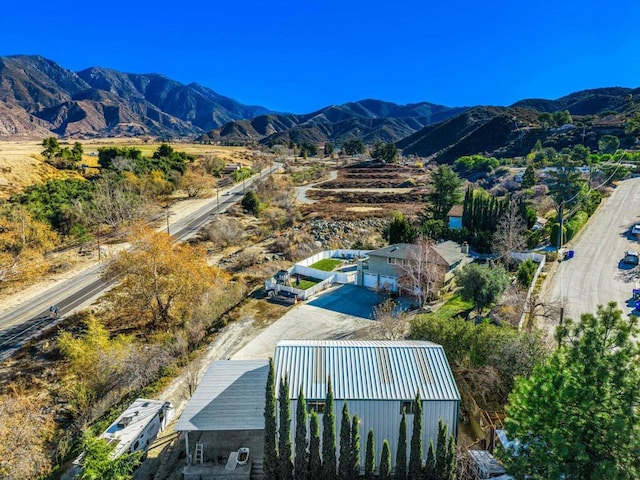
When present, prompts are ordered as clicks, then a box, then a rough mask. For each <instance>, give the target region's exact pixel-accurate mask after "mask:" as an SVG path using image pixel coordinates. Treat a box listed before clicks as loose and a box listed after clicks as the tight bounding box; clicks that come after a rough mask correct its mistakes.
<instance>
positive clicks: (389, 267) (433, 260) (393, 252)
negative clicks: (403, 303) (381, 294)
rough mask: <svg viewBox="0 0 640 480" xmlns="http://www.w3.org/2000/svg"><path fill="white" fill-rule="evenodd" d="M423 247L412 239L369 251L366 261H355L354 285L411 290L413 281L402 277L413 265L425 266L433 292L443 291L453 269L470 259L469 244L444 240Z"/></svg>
mask: <svg viewBox="0 0 640 480" xmlns="http://www.w3.org/2000/svg"><path fill="white" fill-rule="evenodd" d="M424 248H425V247H423V246H421V245H419V244H413V243H398V244H394V245H389V246H388V247H384V248H380V249H378V250H372V251H370V252H369V254H368V255H369V259H368V261H367V262H362V264H361V265H359V268H360V271H359V272H358V273H359V275H358V277H357V285H362V286H364V287H369V288H376V289H384V290H389V291H390V292H400V291H401V290H402V289H403V288H404V290H405V291H406V292H407V293H409V294H412V293H414V292H412V290H413V289H415V288H416V286H415V285H413V286H412V282H410V281H406V279H407V277H411V276H412V275H413V274H412V270H413V269H414V268H415V267H416V265H420V268H424V269H425V273H426V270H427V269H428V270H429V272H428V275H429V277H430V280H429V284H430V285H429V287H428V288H429V290H430V291H431V292H434V293H436V294H439V293H441V292H443V291H445V290H446V289H447V288H448V287H449V286H450V284H451V280H453V277H454V274H455V271H456V270H457V269H458V268H460V267H462V266H464V265H466V264H467V263H470V262H472V261H473V257H472V256H471V255H470V254H469V246H468V245H467V244H466V243H465V244H463V245H460V244H458V243H456V242H452V241H446V242H439V243H434V244H429V245H428V246H427V247H426V248H427V250H424Z"/></svg>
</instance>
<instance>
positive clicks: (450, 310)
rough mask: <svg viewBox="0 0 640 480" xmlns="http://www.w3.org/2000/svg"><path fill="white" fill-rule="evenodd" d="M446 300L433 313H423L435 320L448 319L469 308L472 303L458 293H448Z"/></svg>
mask: <svg viewBox="0 0 640 480" xmlns="http://www.w3.org/2000/svg"><path fill="white" fill-rule="evenodd" d="M448 297H449V298H447V301H446V302H445V303H444V305H442V306H441V307H440V308H439V309H438V310H436V311H435V312H433V313H427V314H425V316H426V317H429V318H435V319H437V320H450V319H452V318H453V317H455V316H456V315H458V314H460V313H462V312H464V311H465V310H469V309H470V308H471V307H473V303H472V302H469V301H467V300H463V299H462V297H460V295H456V294H452V293H450V294H448Z"/></svg>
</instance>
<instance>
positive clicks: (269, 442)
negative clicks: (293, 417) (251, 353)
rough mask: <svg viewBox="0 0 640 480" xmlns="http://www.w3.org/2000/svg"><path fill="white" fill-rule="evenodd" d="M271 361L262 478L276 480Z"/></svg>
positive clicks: (267, 390) (273, 391)
mask: <svg viewBox="0 0 640 480" xmlns="http://www.w3.org/2000/svg"><path fill="white" fill-rule="evenodd" d="M274 377H275V372H274V369H273V359H272V358H270V359H269V374H268V375H267V386H266V392H265V405H264V465H263V467H264V478H265V480H276V479H277V473H276V472H277V464H278V449H277V447H276V394H275V378H274Z"/></svg>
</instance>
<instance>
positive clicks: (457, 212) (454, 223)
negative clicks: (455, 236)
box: [447, 205, 464, 230]
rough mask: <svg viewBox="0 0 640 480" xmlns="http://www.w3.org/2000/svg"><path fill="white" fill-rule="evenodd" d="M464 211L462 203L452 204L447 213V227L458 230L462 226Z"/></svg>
mask: <svg viewBox="0 0 640 480" xmlns="http://www.w3.org/2000/svg"><path fill="white" fill-rule="evenodd" d="M463 213H464V207H463V206H462V205H454V206H453V207H451V210H449V213H447V217H449V228H450V229H451V230H460V229H461V228H462V214H463Z"/></svg>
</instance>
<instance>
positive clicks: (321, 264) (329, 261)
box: [309, 258, 342, 272]
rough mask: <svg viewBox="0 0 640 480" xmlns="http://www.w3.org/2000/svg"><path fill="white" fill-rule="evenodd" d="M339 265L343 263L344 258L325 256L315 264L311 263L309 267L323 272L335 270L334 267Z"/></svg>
mask: <svg viewBox="0 0 640 480" xmlns="http://www.w3.org/2000/svg"><path fill="white" fill-rule="evenodd" d="M339 265H342V260H337V259H335V258H323V259H322V260H318V261H317V262H316V263H314V264H313V265H309V268H316V269H318V270H322V271H323V272H333V269H334V268H336V267H337V266H339Z"/></svg>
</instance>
